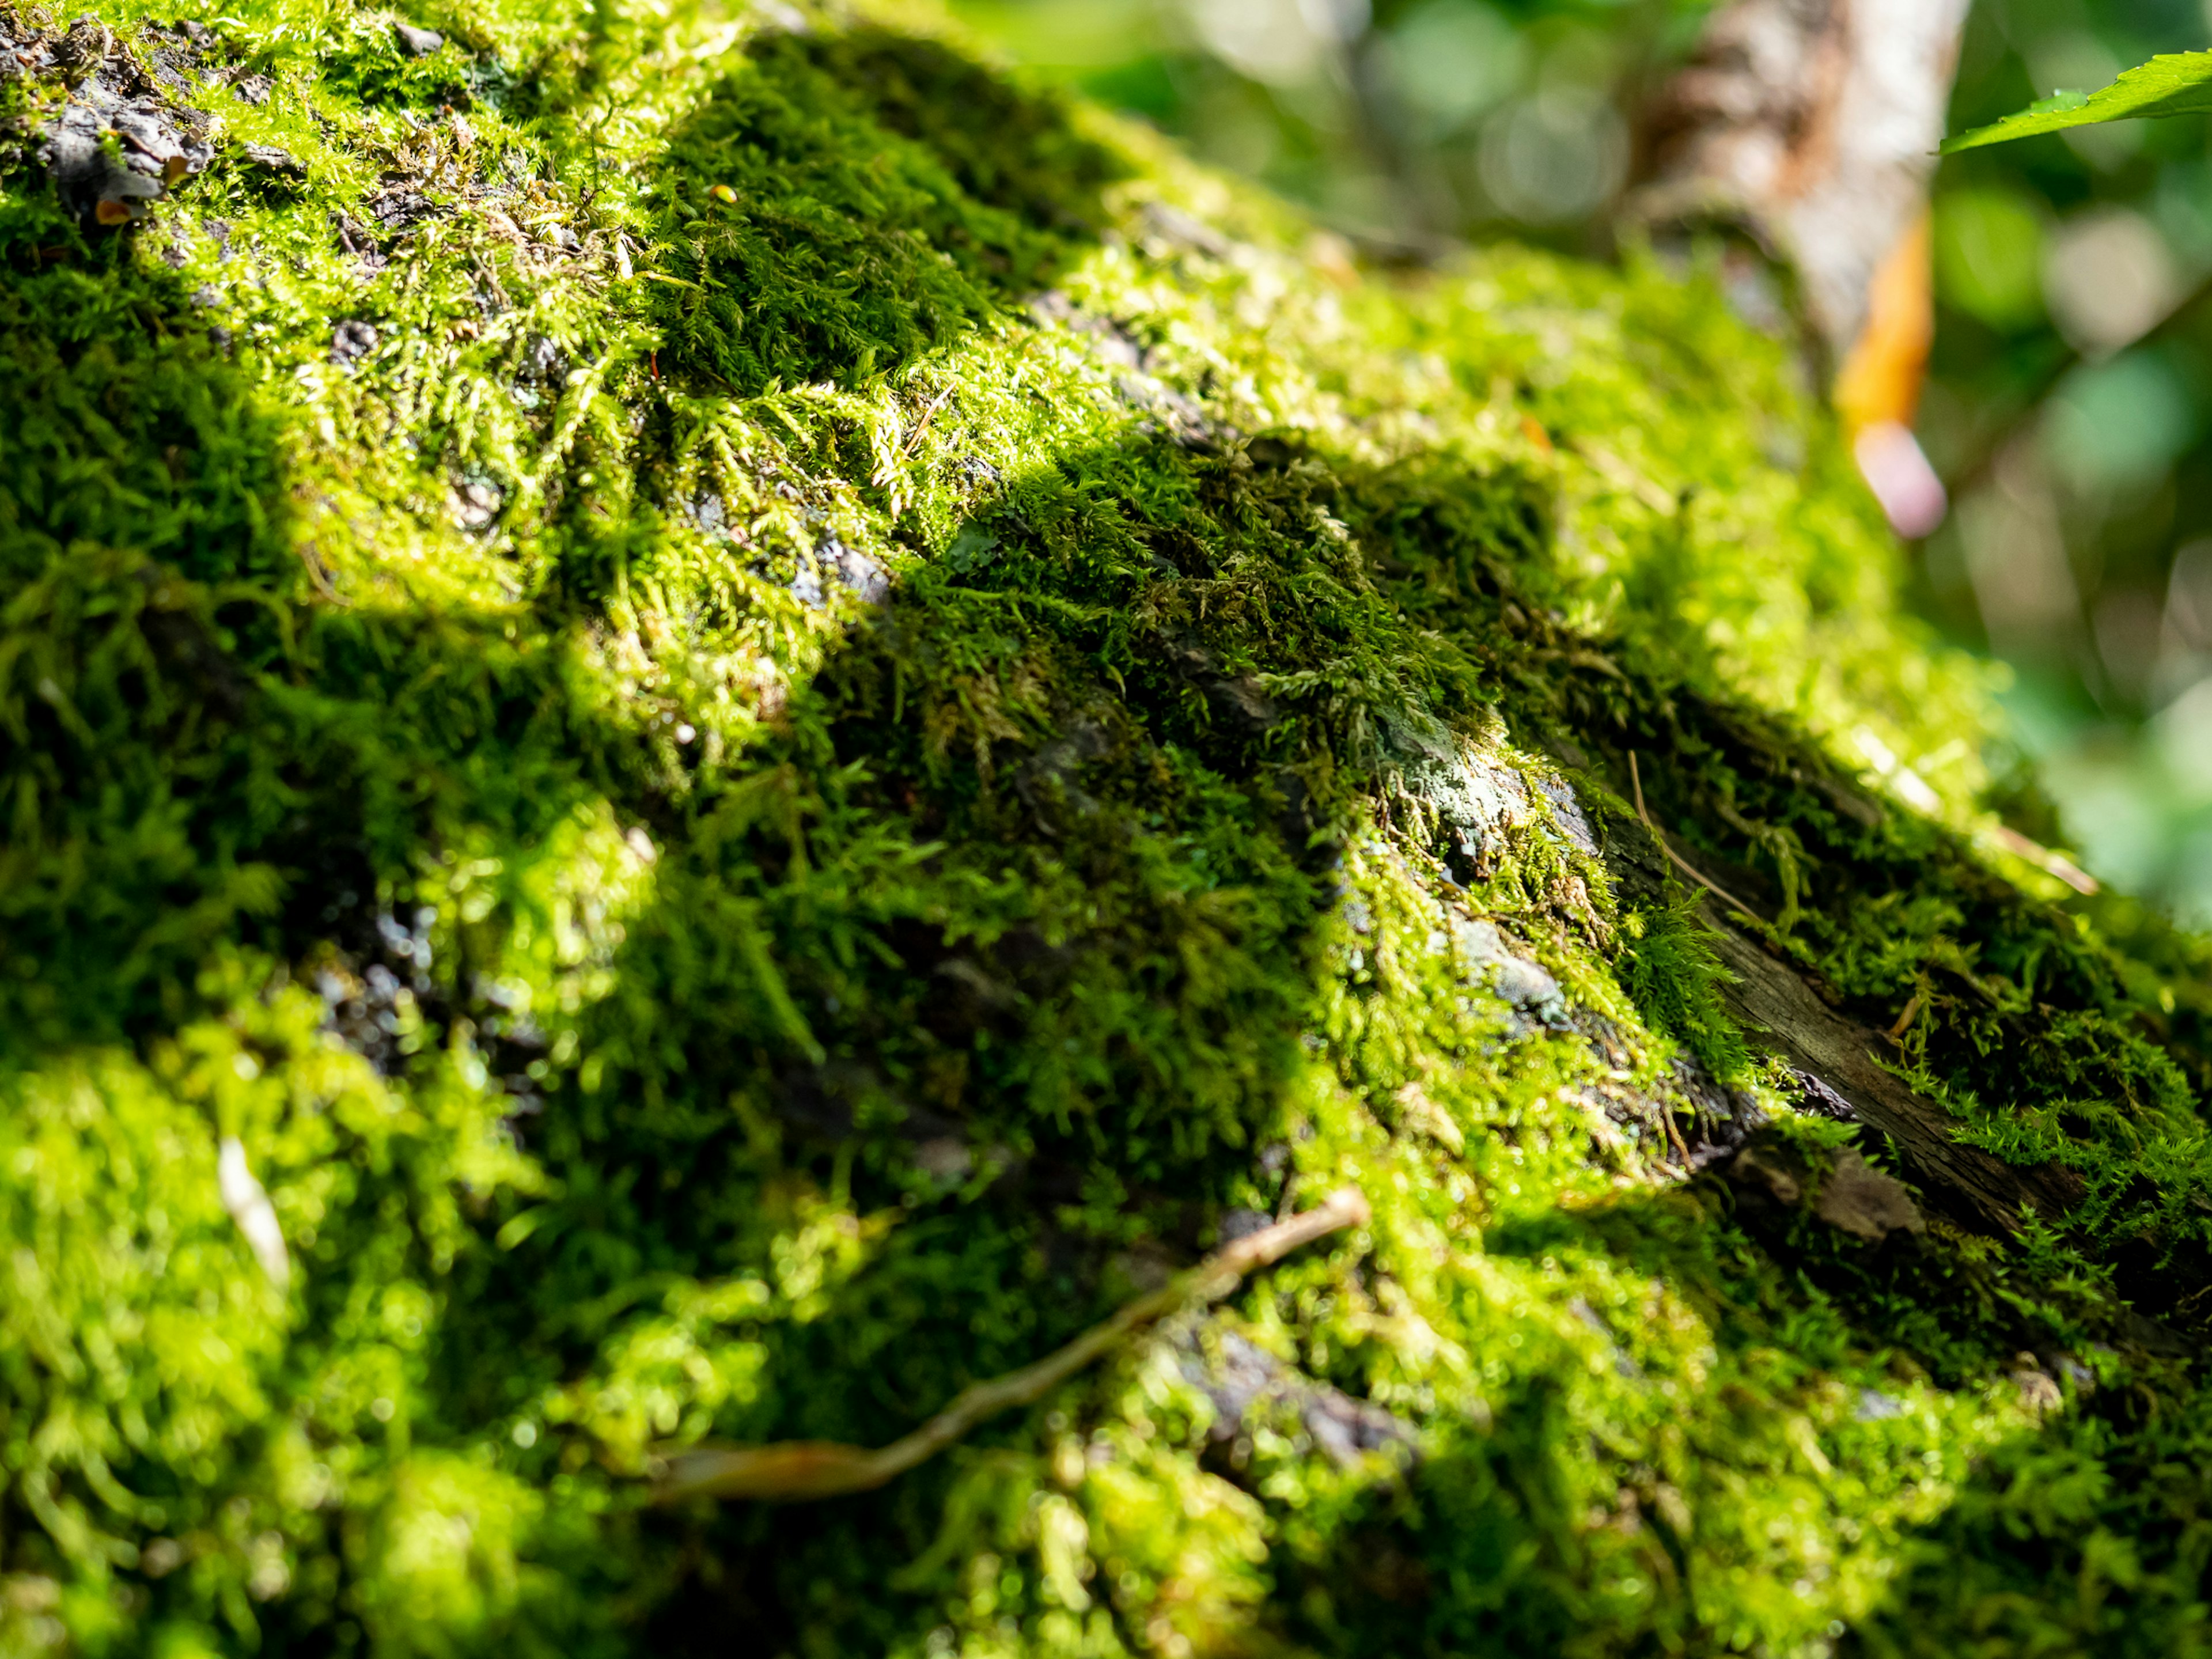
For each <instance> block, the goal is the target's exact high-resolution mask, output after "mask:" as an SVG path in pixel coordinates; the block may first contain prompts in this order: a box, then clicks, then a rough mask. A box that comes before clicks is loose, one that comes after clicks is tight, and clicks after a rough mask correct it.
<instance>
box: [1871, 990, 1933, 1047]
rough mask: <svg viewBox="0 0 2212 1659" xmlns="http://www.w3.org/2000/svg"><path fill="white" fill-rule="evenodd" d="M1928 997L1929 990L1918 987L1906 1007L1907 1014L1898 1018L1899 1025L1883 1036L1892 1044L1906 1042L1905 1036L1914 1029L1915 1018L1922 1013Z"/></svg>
mask: <svg viewBox="0 0 2212 1659" xmlns="http://www.w3.org/2000/svg"><path fill="white" fill-rule="evenodd" d="M1927 997H1928V987H1926V986H1924V985H1922V986H1916V987H1914V989H1913V992H1912V997H1911V1000H1910V1001H1908V1002H1907V1003H1906V1004H1905V1012H1903V1013H1901V1014H1899V1016H1898V1017H1897V1024H1894V1025H1893V1026H1891V1027H1890V1028H1889V1030H1887V1031H1885V1032H1883V1033H1882V1035H1883V1036H1886V1037H1887V1038H1888V1039H1889V1040H1890V1041H1891V1042H1903V1041H1904V1040H1905V1033H1906V1032H1907V1031H1909V1030H1911V1029H1912V1018H1913V1016H1914V1015H1916V1014H1917V1013H1918V1012H1920V1005H1921V1004H1922V1003H1923V1002H1924V1001H1926V1000H1927Z"/></svg>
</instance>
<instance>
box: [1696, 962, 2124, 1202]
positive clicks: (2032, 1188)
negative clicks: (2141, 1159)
mask: <svg viewBox="0 0 2212 1659" xmlns="http://www.w3.org/2000/svg"><path fill="white" fill-rule="evenodd" d="M1713 933H1714V936H1715V937H1714V947H1715V949H1716V951H1717V953H1718V954H1719V956H1720V958H1721V960H1722V961H1723V963H1726V964H1727V965H1728V967H1729V969H1730V970H1731V971H1732V972H1734V973H1735V975H1736V982H1735V984H1733V985H1728V986H1724V987H1723V991H1722V994H1723V998H1724V999H1725V1000H1726V1001H1727V1002H1728V1004H1729V1012H1731V1013H1733V1014H1734V1015H1735V1017H1736V1018H1738V1019H1740V1020H1741V1021H1742V1022H1743V1023H1744V1024H1747V1025H1748V1026H1751V1027H1753V1028H1754V1029H1755V1030H1758V1031H1760V1032H1763V1033H1764V1034H1765V1036H1768V1037H1769V1038H1771V1040H1772V1041H1773V1042H1774V1043H1775V1044H1776V1046H1778V1048H1780V1049H1781V1050H1782V1052H1783V1054H1784V1057H1785V1058H1787V1059H1788V1060H1790V1063H1791V1064H1792V1065H1793V1066H1796V1067H1797V1068H1798V1069H1799V1070H1800V1071H1803V1072H1808V1073H1811V1074H1812V1075H1813V1076H1814V1077H1816V1078H1818V1079H1820V1081H1821V1082H1823V1083H1825V1084H1826V1085H1828V1086H1829V1087H1830V1088H1831V1089H1833V1090H1834V1091H1836V1092H1837V1093H1838V1095H1840V1096H1842V1097H1844V1100H1845V1101H1846V1102H1848V1103H1850V1107H1851V1109H1852V1110H1853V1111H1854V1112H1856V1113H1857V1115H1858V1116H1859V1117H1860V1118H1861V1119H1863V1121H1865V1122H1867V1123H1868V1124H1869V1125H1871V1126H1872V1127H1875V1128H1876V1129H1879V1130H1880V1131H1881V1133H1884V1134H1886V1135H1887V1136H1888V1137H1889V1138H1890V1139H1891V1140H1892V1141H1893V1142H1894V1143H1895V1144H1896V1146H1897V1149H1898V1151H1899V1152H1900V1153H1902V1154H1903V1155H1904V1157H1905V1160H1906V1161H1907V1162H1908V1163H1909V1164H1911V1166H1912V1168H1913V1172H1914V1174H1915V1175H1916V1176H1918V1178H1919V1179H1920V1181H1921V1182H1922V1183H1923V1186H1925V1187H1930V1188H1936V1189H1938V1190H1939V1191H1941V1192H1948V1193H1949V1194H1955V1195H1956V1196H1957V1197H1959V1198H1961V1199H1963V1200H1966V1206H1968V1208H1969V1209H1970V1210H1971V1211H1972V1215H1971V1217H1967V1218H1966V1219H1976V1220H1979V1221H1981V1222H1983V1223H1984V1224H1987V1225H1995V1226H1996V1227H1997V1228H1999V1229H2001V1230H2002V1231H2012V1230H2013V1229H2014V1228H2016V1227H2017V1226H2019V1225H2020V1224H2021V1221H2022V1219H2023V1218H2024V1214H2023V1212H2026V1211H2027V1210H2031V1209H2032V1210H2033V1211H2034V1212H2036V1213H2037V1214H2039V1215H2042V1216H2045V1217H2046V1218H2057V1217H2058V1216H2061V1215H2063V1214H2064V1213H2065V1212H2066V1211H2067V1210H2068V1209H2069V1207H2070V1206H2072V1204H2073V1202H2074V1201H2075V1200H2076V1199H2077V1198H2078V1197H2079V1196H2080V1193H2079V1191H2078V1189H2076V1188H2075V1186H2074V1185H2073V1182H2072V1177H2071V1176H2070V1173H2069V1171H2067V1170H2064V1169H2063V1168H2062V1167H2060V1166H2058V1165H2056V1164H2037V1165H2032V1166H2027V1167H2022V1166H2020V1165H2017V1164H2007V1163H2006V1162H2005V1161H2004V1160H2003V1159H2002V1158H1997V1157H1995V1156H1994V1155H1992V1154H1990V1153H1989V1152H1984V1151H1983V1150H1982V1149H1981V1148H1980V1147H1978V1146H1962V1145H1960V1143H1959V1142H1958V1141H1956V1140H1954V1139H1952V1135H1953V1133H1954V1131H1955V1130H1956V1128H1957V1127H1958V1120H1957V1119H1955V1118H1954V1117H1953V1116H1952V1115H1950V1113H1948V1111H1946V1110H1944V1109H1943V1108H1942V1106H1940V1105H1938V1104H1936V1103H1935V1102H1934V1101H1932V1100H1929V1099H1927V1098H1926V1097H1923V1096H1921V1095H1918V1094H1916V1093H1915V1092H1913V1091H1912V1090H1911V1088H1910V1087H1908V1086H1907V1085H1906V1084H1905V1081H1904V1079H1901V1078H1899V1077H1898V1076H1897V1075H1896V1074H1895V1073H1893V1072H1889V1071H1887V1070H1885V1069H1884V1068H1883V1066H1882V1065H1881V1061H1880V1059H1879V1058H1878V1056H1879V1054H1880V1052H1881V1037H1880V1036H1877V1035H1876V1034H1875V1032H1874V1031H1873V1030H1871V1029H1869V1027H1867V1026H1863V1025H1861V1024H1857V1022H1856V1021H1853V1020H1849V1019H1846V1018H1844V1017H1843V1016H1842V1015H1841V1014H1838V1012H1835V1010H1833V1009H1832V1008H1831V1007H1829V1006H1828V1005H1827V1004H1826V1003H1825V1002H1823V1001H1821V1000H1820V998H1819V997H1817V996H1815V995H1814V994H1813V989H1812V987H1810V986H1808V985H1807V984H1806V983H1805V981H1804V980H1803V979H1802V978H1801V977H1799V975H1797V973H1796V970H1795V969H1791V968H1790V966H1789V965H1788V964H1787V963H1782V962H1778V961H1777V960H1776V959H1775V958H1774V957H1771V956H1770V955H1768V954H1767V952H1766V951H1765V949H1764V948H1763V947H1762V946H1760V945H1759V944H1758V943H1757V942H1756V941H1754V940H1753V939H1749V938H1747V937H1746V936H1745V935H1744V934H1743V933H1741V932H1739V931H1738V930H1737V929H1736V928H1735V927H1732V926H1729V924H1728V923H1727V922H1726V921H1719V922H1717V923H1716V924H1715V926H1714V927H1713Z"/></svg>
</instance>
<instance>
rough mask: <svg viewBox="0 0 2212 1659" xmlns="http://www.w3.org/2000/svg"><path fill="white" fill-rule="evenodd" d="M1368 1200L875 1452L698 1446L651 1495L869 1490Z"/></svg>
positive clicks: (1211, 1264)
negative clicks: (1125, 1338) (987, 1419)
mask: <svg viewBox="0 0 2212 1659" xmlns="http://www.w3.org/2000/svg"><path fill="white" fill-rule="evenodd" d="M1369 1213H1370V1212H1369V1210H1368V1207H1367V1200H1366V1198H1365V1197H1364V1195H1363V1194H1361V1192H1360V1191H1359V1189H1358V1188H1357V1187H1346V1188H1341V1189H1340V1190H1339V1191H1337V1192H1334V1193H1332V1194H1329V1196H1328V1198H1327V1199H1326V1200H1323V1201H1322V1203H1321V1204H1320V1205H1319V1206H1316V1208H1314V1209H1310V1210H1308V1211H1306V1212H1304V1213H1303V1214H1301V1215H1294V1216H1292V1217H1291V1218H1289V1219H1288V1220H1286V1221H1278V1222H1276V1223H1275V1224H1274V1225H1273V1226H1271V1227H1262V1228H1261V1229H1260V1231H1257V1232H1255V1233H1247V1234H1246V1235H1245V1236H1244V1237H1242V1238H1240V1239H1238V1240H1237V1241H1236V1242H1235V1243H1231V1244H1225V1245H1224V1246H1223V1247H1222V1248H1221V1249H1218V1250H1216V1251H1215V1252H1214V1253H1213V1254H1212V1255H1210V1256H1208V1257H1206V1260H1205V1261H1201V1262H1200V1263H1199V1264H1198V1266H1197V1267H1193V1268H1192V1269H1191V1270H1190V1271H1189V1272H1188V1273H1179V1274H1177V1275H1176V1278H1174V1279H1171V1280H1170V1281H1169V1283H1167V1284H1166V1285H1163V1286H1162V1287H1161V1288H1160V1289H1158V1290H1157V1291H1152V1292H1151V1293H1150V1294H1149V1295H1146V1296H1140V1297H1138V1298H1137V1299H1136V1300H1135V1301H1133V1302H1131V1303H1129V1304H1126V1305H1125V1306H1124V1307H1122V1309H1121V1310H1120V1311H1119V1312H1118V1313H1116V1314H1115V1316H1113V1317H1112V1318H1111V1319H1109V1320H1107V1321H1106V1322H1104V1323H1103V1324H1100V1325H1094V1326H1092V1327H1091V1328H1090V1329H1089V1330H1087V1331H1085V1333H1084V1334H1082V1335H1080V1336H1079V1337H1077V1338H1076V1339H1075V1340H1073V1342H1071V1343H1069V1344H1068V1345H1067V1346H1066V1347H1064V1348H1061V1349H1059V1350H1058V1351H1057V1352H1053V1353H1049V1354H1047V1355H1046V1356H1045V1357H1044V1358H1042V1359H1040V1360H1038V1361H1037V1362H1036V1364H1032V1365H1025V1366H1024V1367H1023V1368H1022V1369H1021V1370H1018V1371H1009V1372H1007V1373H1006V1375H1005V1376H994V1377H993V1378H992V1379H991V1380H990V1381H988V1382H987V1383H977V1384H976V1385H975V1387H974V1388H972V1389H968V1390H966V1391H965V1392H964V1393H963V1394H961V1395H959V1396H958V1397H957V1399H955V1400H954V1401H953V1402H952V1403H951V1405H949V1406H947V1407H945V1409H944V1410H943V1411H941V1412H939V1413H938V1414H937V1415H936V1416H934V1417H933V1418H931V1419H929V1421H928V1422H927V1423H925V1424H923V1425H921V1427H920V1428H918V1429H916V1430H915V1431H914V1432H913V1433H912V1434H909V1435H908V1436H906V1437H904V1438H903V1439H900V1440H894V1441H893V1442H892V1443H890V1445H888V1446H883V1447H879V1448H878V1449H875V1450H873V1451H870V1450H868V1449H866V1448H865V1447H861V1446H847V1445H840V1444H838V1443H836V1442H834V1441H825V1440H783V1441H778V1442H776V1443H774V1444H772V1445H766V1446H700V1447H697V1448H695V1449H691V1450H690V1451H683V1452H678V1454H677V1455H675V1456H673V1457H671V1458H670V1459H669V1460H668V1467H667V1469H666V1471H665V1473H664V1474H662V1475H661V1476H660V1478H659V1480H658V1482H657V1483H656V1485H655V1489H654V1492H653V1502H655V1503H656V1504H673V1503H678V1502H680V1501H682V1500H683V1499H684V1498H787V1499H806V1498H836V1497H840V1496H842V1495H843V1494H844V1493H847V1492H870V1491H872V1490H873V1489H875V1488H876V1487H878V1486H883V1485H884V1484H885V1483H886V1482H887V1481H890V1480H893V1479H895V1478H896V1477H897V1476H899V1475H902V1474H905V1473H906V1472H907V1471H908V1469H910V1468H914V1466H915V1464H917V1463H921V1462H926V1461H927V1459H929V1458H931V1457H933V1456H935V1455H937V1454H938V1453H939V1452H940V1451H942V1450H944V1449H945V1448H946V1447H947V1446H949V1445H951V1444H952V1443H953V1442H955V1441H956V1440H958V1439H959V1438H960V1437H962V1436H963V1435H965V1434H966V1433H967V1432H968V1431H969V1430H970V1429H972V1428H974V1427H975V1425H977V1424H978V1423H981V1421H983V1419H986V1418H987V1417H993V1416H995V1415H997V1414H998V1413H1000V1412H1002V1411H1006V1410H1008V1409H1009V1408H1011V1407H1015V1406H1026V1405H1029V1404H1030V1403H1031V1402H1032V1401H1036V1400H1040V1399H1042V1397H1043V1396H1044V1395H1047V1394H1048V1393H1049V1392H1051V1390H1052V1389H1054V1388H1056V1387H1058V1386H1059V1385H1060V1383H1064V1382H1066V1380H1067V1379H1068V1378H1069V1377H1071V1376H1074V1375H1075V1374H1076V1372H1078V1371H1079V1370H1082V1369H1083V1368H1084V1367H1085V1366H1086V1365H1088V1364H1091V1361H1092V1360H1094V1359H1097V1358H1098V1357H1099V1356H1100V1355H1102V1354H1103V1353H1105V1352H1107V1350H1108V1349H1109V1348H1111V1347H1113V1346H1115V1344H1117V1343H1119V1342H1120V1341H1121V1340H1122V1339H1123V1338H1124V1337H1126V1336H1127V1335H1128V1334H1130V1333H1131V1332H1133V1331H1134V1330H1137V1329H1139V1328H1141V1327H1143V1326H1146V1325H1149V1324H1151V1323H1152V1322H1154V1321H1155V1320H1158V1319H1161V1318H1164V1317H1165V1316H1167V1315H1169V1314H1171V1313H1173V1312H1175V1311H1176V1310H1177V1309H1178V1308H1181V1307H1182V1306H1183V1305H1185V1304H1188V1303H1193V1302H1218V1301H1219V1300H1220V1299H1221V1298H1222V1297H1225V1296H1226V1295H1228V1294H1229V1293H1230V1291H1233V1290H1235V1289H1236V1288H1237V1284H1238V1282H1239V1281H1240V1280H1242V1279H1243V1277H1244V1276H1245V1275H1246V1274H1247V1273H1255V1272H1257V1271H1258V1270H1259V1269H1260V1268H1261V1267H1269V1266H1272V1265H1273V1263H1275V1262H1277V1261H1281V1260H1282V1259H1283V1258H1284V1257H1285V1256H1286V1255H1289V1254H1290V1253H1291V1251H1292V1250H1295V1249H1297V1248H1298V1247H1299V1246H1300V1245H1301V1244H1309V1243H1312V1242H1313V1241H1314V1240H1315V1239H1316V1238H1322V1237H1327V1236H1328V1234H1330V1233H1333V1232H1337V1231H1340V1230H1342V1229H1344V1228H1346V1227H1362V1226H1364V1225H1367V1220H1368V1216H1369Z"/></svg>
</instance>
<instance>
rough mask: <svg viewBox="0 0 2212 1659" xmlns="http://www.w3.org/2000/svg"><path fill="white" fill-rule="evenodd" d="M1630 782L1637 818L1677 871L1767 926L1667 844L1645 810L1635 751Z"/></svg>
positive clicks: (1630, 763) (1630, 756)
mask: <svg viewBox="0 0 2212 1659" xmlns="http://www.w3.org/2000/svg"><path fill="white" fill-rule="evenodd" d="M1628 781H1629V783H1630V784H1631V786H1632V787H1634V789H1635V791H1636V816H1637V817H1639V818H1641V819H1643V821H1644V828H1645V829H1649V830H1650V832H1651V839H1652V840H1654V841H1656V842H1658V843H1659V850H1660V851H1661V852H1662V853H1664V854H1666V855H1667V856H1668V858H1670V859H1672V860H1674V867H1675V868H1676V869H1677V870H1680V872H1682V873H1683V874H1684V875H1686V876H1687V877H1688V878H1690V879H1691V880H1692V881H1694V882H1695V883H1697V884H1698V885H1699V886H1700V887H1702V888H1704V889H1705V890H1706V891H1707V892H1709V893H1711V894H1712V895H1714V896H1716V897H1718V898H1723V899H1726V900H1727V901H1728V902H1729V903H1730V904H1733V905H1734V906H1735V908H1737V909H1739V910H1741V911H1742V912H1743V913H1744V915H1747V916H1749V917H1750V918H1751V919H1752V920H1753V921H1756V922H1759V923H1760V924H1761V925H1762V926H1763V925H1765V921H1766V918H1765V916H1762V915H1759V912H1758V911H1756V910H1754V909H1753V908H1751V907H1750V906H1749V905H1748V904H1746V903H1745V902H1743V901H1742V900H1741V899H1740V898H1738V897H1737V896H1735V894H1733V893H1731V892H1729V890H1728V889H1727V888H1725V887H1723V886H1722V885H1721V884H1719V883H1718V882H1714V881H1708V880H1706V879H1705V877H1703V876H1701V875H1699V873H1698V872H1697V870H1696V869H1695V868H1694V867H1693V866H1692V865H1691V863H1690V861H1689V860H1687V859H1686V858H1684V857H1683V856H1682V855H1681V854H1680V853H1678V852H1676V851H1675V850H1674V848H1672V847H1669V846H1668V844H1667V836H1666V835H1665V833H1664V832H1663V831H1662V829H1660V828H1659V826H1658V825H1657V824H1656V823H1652V822H1651V815H1650V813H1649V812H1647V811H1644V780H1643V779H1642V778H1641V777H1639V776H1638V775H1637V771H1636V751H1635V750H1633V749H1632V750H1629V751H1628Z"/></svg>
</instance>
